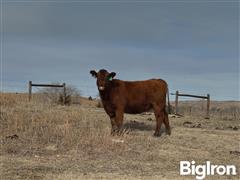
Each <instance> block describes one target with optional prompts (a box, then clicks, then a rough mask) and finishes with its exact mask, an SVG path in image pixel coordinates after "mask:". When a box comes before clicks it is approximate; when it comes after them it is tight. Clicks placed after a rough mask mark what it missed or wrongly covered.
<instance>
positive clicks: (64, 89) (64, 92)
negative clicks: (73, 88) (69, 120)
mask: <svg viewBox="0 0 240 180" xmlns="http://www.w3.org/2000/svg"><path fill="white" fill-rule="evenodd" d="M63 104H66V84H65V83H63Z"/></svg>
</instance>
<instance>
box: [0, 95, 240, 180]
mask: <svg viewBox="0 0 240 180" xmlns="http://www.w3.org/2000/svg"><path fill="white" fill-rule="evenodd" d="M183 104H184V103H183ZM187 104H188V105H189V103H187ZM239 105H240V104H239V102H224V103H220V102H216V103H215V105H214V104H212V106H211V113H212V117H211V118H210V119H204V117H203V116H201V114H202V113H204V112H199V113H198V114H196V115H194V114H192V112H193V111H192V110H191V114H189V113H186V115H184V117H175V116H170V124H171V127H172V135H171V136H167V135H165V133H164V127H163V128H162V132H163V134H162V136H161V137H159V138H156V137H153V132H154V127H155V120H154V115H153V114H152V113H144V114H139V115H125V117H124V119H125V120H124V127H125V128H126V129H127V130H126V132H125V133H124V134H123V135H122V136H111V135H110V122H109V119H108V117H107V115H106V114H105V112H104V110H103V109H102V108H97V102H96V101H88V100H87V99H82V101H81V105H71V106H61V105H53V104H50V103H47V102H42V101H41V100H39V98H37V97H34V98H33V101H31V102H28V100H27V95H25V94H1V111H0V113H1V117H0V145H1V146H0V163H1V164H0V178H1V179H24V180H25V179H195V177H194V176H184V177H182V176H180V175H179V162H180V161H181V160H188V161H192V160H194V161H196V164H205V162H206V161H211V163H213V164H225V165H227V164H233V165H236V166H237V172H238V175H237V176H218V175H217V176H211V177H210V176H209V177H207V179H239V173H240V168H239V167H240V155H239V154H240V152H239V151H240V144H239V142H240V131H239V129H240V124H239V122H240V119H239V117H240V106H239ZM229 107H233V109H232V110H230V111H226V113H223V112H225V111H222V110H224V109H227V108H229ZM183 110H184V108H183Z"/></svg>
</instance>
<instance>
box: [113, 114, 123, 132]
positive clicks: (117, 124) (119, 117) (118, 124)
mask: <svg viewBox="0 0 240 180" xmlns="http://www.w3.org/2000/svg"><path fill="white" fill-rule="evenodd" d="M110 119H111V124H112V134H115V133H121V130H122V124H123V110H121V109H118V110H116V112H115V117H112V118H110Z"/></svg>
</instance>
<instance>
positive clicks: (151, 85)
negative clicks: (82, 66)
mask: <svg viewBox="0 0 240 180" xmlns="http://www.w3.org/2000/svg"><path fill="white" fill-rule="evenodd" d="M90 73H91V75H92V76H93V77H95V78H97V87H98V90H99V94H100V97H101V100H102V104H103V107H104V109H105V111H106V113H107V114H108V116H109V117H110V119H111V124H112V132H115V131H117V130H120V128H121V127H122V124H123V114H124V113H129V114H137V113H142V112H146V111H149V110H150V109H153V110H154V114H155V117H156V129H155V133H154V136H160V128H161V125H162V122H163V123H164V125H165V127H166V133H167V134H169V135H170V134H171V130H170V126H169V121H168V113H167V112H166V96H167V93H168V85H167V83H166V82H165V81H164V80H161V79H150V80H145V81H122V80H118V79H113V78H114V77H115V75H116V73H115V72H111V73H109V72H108V71H106V70H105V69H101V70H100V71H99V72H96V71H94V70H92V71H90Z"/></svg>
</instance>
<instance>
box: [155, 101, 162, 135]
mask: <svg viewBox="0 0 240 180" xmlns="http://www.w3.org/2000/svg"><path fill="white" fill-rule="evenodd" d="M153 108H154V114H155V117H156V129H155V133H154V136H161V132H160V130H161V126H162V122H163V121H164V111H163V108H161V107H159V106H157V105H155V106H154V107H153Z"/></svg>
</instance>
